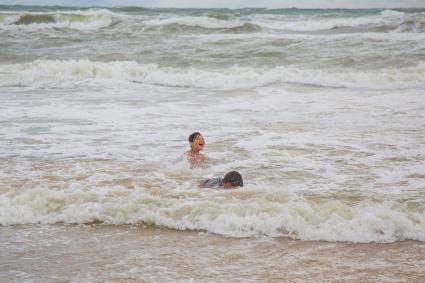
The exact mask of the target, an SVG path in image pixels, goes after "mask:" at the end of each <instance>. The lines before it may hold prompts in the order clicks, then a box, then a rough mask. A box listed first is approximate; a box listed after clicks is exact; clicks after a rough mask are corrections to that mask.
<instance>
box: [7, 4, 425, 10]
mask: <svg viewBox="0 0 425 283" xmlns="http://www.w3.org/2000/svg"><path fill="white" fill-rule="evenodd" d="M2 6H5V7H61V8H143V9H198V10H199V9H217V10H218V9H227V10H241V9H266V10H296V9H297V10H372V9H377V10H381V9H399V10H406V9H425V6H424V7H373V8H372V7H363V8H361V7H358V8H342V7H334V8H299V7H286V8H283V7H282V8H267V7H259V6H258V7H256V6H253V7H240V8H228V7H214V8H212V7H203V8H199V7H198V8H197V7H146V6H136V5H124V6H96V5H95V6H81V5H77V6H68V5H64V6H63V5H50V4H46V5H26V4H12V5H8V4H0V7H2Z"/></svg>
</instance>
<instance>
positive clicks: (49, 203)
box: [0, 6, 425, 243]
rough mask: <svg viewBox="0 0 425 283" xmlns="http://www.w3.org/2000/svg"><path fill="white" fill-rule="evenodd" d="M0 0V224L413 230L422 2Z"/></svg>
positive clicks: (331, 232)
mask: <svg viewBox="0 0 425 283" xmlns="http://www.w3.org/2000/svg"><path fill="white" fill-rule="evenodd" d="M0 8H1V9H0V125H1V127H0V144H1V147H0V224H1V225H3V226H5V225H6V226H8V225H13V224H33V223H42V224H54V225H57V224H59V223H76V224H86V223H98V222H100V223H104V224H113V225H121V224H131V225H135V226H139V225H153V226H157V227H162V228H166V229H170V230H177V231H179V230H196V231H204V232H209V233H214V234H218V235H221V236H227V237H232V238H239V237H258V236H260V237H262V236H265V237H275V238H280V237H290V238H293V239H299V240H314V241H316V240H325V241H331V242H333V241H337V242H340V241H343V242H354V243H358V242H379V243H382V242H383V243H388V242H395V241H404V240H418V241H425V193H424V189H425V171H424V168H425V97H424V90H425V76H424V73H425V10H296V9H290V10H265V9H242V10H225V9H223V10H197V9H187V10H183V9H180V10H173V9H159V10H158V9H142V8H115V9H100V8H96V9H94V8H91V9H71V8H60V7H58V8H52V9H49V8H37V7H32V8H30V7H26V8H23V7H14V6H1V7H0ZM194 131H200V132H202V133H203V135H204V137H205V139H206V149H205V154H206V155H207V156H208V157H209V159H210V164H209V167H208V168H206V169H195V170H191V169H189V166H188V165H187V164H186V163H185V162H181V161H176V160H177V159H178V157H179V156H181V154H182V153H183V152H184V151H185V150H186V149H187V142H186V139H187V136H188V135H189V134H190V133H192V132H194ZM230 170H238V171H240V172H241V173H242V175H243V176H244V179H245V184H246V186H245V187H244V188H243V189H241V190H234V191H221V190H207V189H200V188H198V186H197V182H198V181H199V180H201V179H203V178H208V177H213V176H222V175H223V174H224V173H226V172H227V171H230ZM30 227H33V226H30ZM35 227H37V226H35ZM65 227H66V226H65ZM0 229H6V228H5V227H3V228H0ZM28 229H30V230H31V229H35V230H37V229H38V228H28ZM61 229H62V228H61ZM5 231H6V230H5ZM8 231H9V230H8Z"/></svg>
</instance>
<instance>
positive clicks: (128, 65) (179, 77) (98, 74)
mask: <svg viewBox="0 0 425 283" xmlns="http://www.w3.org/2000/svg"><path fill="white" fill-rule="evenodd" d="M424 72H425V63H419V64H418V65H416V66H411V67H405V68H385V69H377V70H355V69H347V68H342V69H340V68H335V69H332V70H317V69H301V68H299V67H297V66H294V65H289V66H278V67H275V68H270V69H260V68H254V67H239V66H233V67H229V68H225V69H218V70H207V69H199V68H172V67H159V66H158V65H156V64H139V63H137V62H134V61H114V62H93V61H89V60H66V61H61V60H39V61H35V62H31V63H24V64H9V65H0V86H1V87H11V86H26V87H34V88H49V87H68V86H69V85H70V84H73V83H77V82H81V81H85V80H93V81H96V80H100V82H101V84H102V85H104V84H105V83H106V82H107V81H108V80H110V81H111V83H115V82H116V81H123V82H131V83H143V84H153V85H163V86H172V87H193V88H207V89H208V88H211V89H243V88H252V87H260V86H265V85H270V84H276V83H295V84H306V85H316V86H324V87H341V88H353V89H377V90H379V89H405V88H425V77H424V76H423V74H424Z"/></svg>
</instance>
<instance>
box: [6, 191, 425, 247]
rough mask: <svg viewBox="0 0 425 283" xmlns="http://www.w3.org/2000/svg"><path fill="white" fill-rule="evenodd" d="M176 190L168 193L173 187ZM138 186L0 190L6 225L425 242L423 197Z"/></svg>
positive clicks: (357, 240)
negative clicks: (186, 193) (196, 191)
mask: <svg viewBox="0 0 425 283" xmlns="http://www.w3.org/2000/svg"><path fill="white" fill-rule="evenodd" d="M168 194H169V193H168ZM191 195H192V196H191V197H190V198H185V197H183V196H179V197H177V196H176V197H170V196H169V195H168V196H166V195H161V194H158V192H156V193H154V194H150V193H149V192H148V191H144V190H142V189H135V190H121V189H118V188H116V189H109V190H100V191H94V190H82V189H81V190H75V189H73V190H66V191H57V190H53V189H47V188H39V189H32V190H25V191H23V192H20V193H17V192H10V193H5V194H3V195H0V224H1V225H12V224H29V223H43V224H54V223H93V222H102V223H105V224H114V225H121V224H133V225H139V224H143V225H145V224H148V225H155V226H159V227H165V228H168V229H176V230H201V231H207V232H210V233H215V234H219V235H224V236H228V237H256V236H270V237H290V238H294V239H301V240H325V241H337V242H338V241H344V242H394V241H399V240H419V241H425V214H424V210H425V207H424V206H423V203H421V202H417V201H411V202H410V203H409V202H404V203H403V202H397V201H396V200H394V201H389V200H387V201H384V202H376V201H375V202H372V201H366V200H363V201H360V202H358V203H354V204H353V203H352V204H347V203H344V202H343V201H340V200H333V199H331V198H329V199H328V200H323V199H322V200H320V201H319V200H313V199H306V198H303V197H300V196H295V195H284V194H282V193H281V192H280V193H277V192H266V191H261V192H256V191H252V190H251V191H250V190H249V189H244V190H243V191H234V192H227V191H210V192H208V193H207V194H205V195H203V196H198V198H197V199H196V198H194V197H193V194H191Z"/></svg>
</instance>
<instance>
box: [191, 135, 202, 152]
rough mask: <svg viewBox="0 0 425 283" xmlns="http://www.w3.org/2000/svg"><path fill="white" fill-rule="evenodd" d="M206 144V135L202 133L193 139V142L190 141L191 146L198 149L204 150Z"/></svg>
mask: <svg viewBox="0 0 425 283" xmlns="http://www.w3.org/2000/svg"><path fill="white" fill-rule="evenodd" d="M204 146H205V140H204V137H203V136H201V135H199V136H197V137H196V138H195V139H194V140H193V142H191V143H190V147H191V148H192V149H193V150H196V151H200V150H203V149H204Z"/></svg>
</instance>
